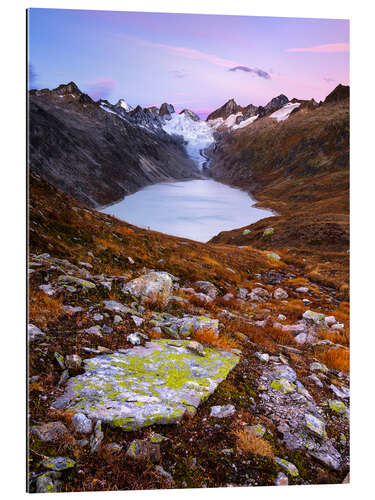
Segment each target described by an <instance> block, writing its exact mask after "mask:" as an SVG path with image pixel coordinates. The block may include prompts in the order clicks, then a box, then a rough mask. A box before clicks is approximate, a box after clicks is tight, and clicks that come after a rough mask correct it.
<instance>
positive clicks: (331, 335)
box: [319, 329, 349, 347]
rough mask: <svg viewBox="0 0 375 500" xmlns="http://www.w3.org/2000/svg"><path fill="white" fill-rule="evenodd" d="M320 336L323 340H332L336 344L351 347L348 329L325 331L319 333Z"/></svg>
mask: <svg viewBox="0 0 375 500" xmlns="http://www.w3.org/2000/svg"><path fill="white" fill-rule="evenodd" d="M319 336H320V338H322V339H327V340H330V341H331V342H333V343H334V344H341V345H344V346H347V347H349V330H347V329H344V330H336V331H329V330H324V331H323V332H320V333H319Z"/></svg>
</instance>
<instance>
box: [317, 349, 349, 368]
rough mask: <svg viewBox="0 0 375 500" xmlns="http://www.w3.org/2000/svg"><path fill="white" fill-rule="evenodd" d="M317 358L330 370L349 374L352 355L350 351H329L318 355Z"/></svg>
mask: <svg viewBox="0 0 375 500" xmlns="http://www.w3.org/2000/svg"><path fill="white" fill-rule="evenodd" d="M316 357H317V358H319V359H320V361H322V362H323V363H324V364H326V365H327V366H329V367H330V368H334V369H335V370H340V371H342V372H345V373H349V369H350V353H349V350H348V349H329V350H328V351H323V352H320V353H316Z"/></svg>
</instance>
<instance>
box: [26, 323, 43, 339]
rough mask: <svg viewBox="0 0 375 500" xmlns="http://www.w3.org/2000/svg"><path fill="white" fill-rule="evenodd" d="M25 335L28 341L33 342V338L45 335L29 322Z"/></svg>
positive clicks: (40, 337)
mask: <svg viewBox="0 0 375 500" xmlns="http://www.w3.org/2000/svg"><path fill="white" fill-rule="evenodd" d="M27 336H28V339H29V342H33V341H34V340H38V339H42V338H44V337H45V336H46V334H45V333H44V332H42V330H40V329H39V328H38V327H37V326H35V325H33V324H31V323H29V324H28V325H27Z"/></svg>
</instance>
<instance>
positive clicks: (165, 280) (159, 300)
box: [122, 271, 172, 305]
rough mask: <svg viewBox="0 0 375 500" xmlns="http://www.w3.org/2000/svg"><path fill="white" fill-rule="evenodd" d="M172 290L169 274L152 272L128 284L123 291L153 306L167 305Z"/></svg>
mask: <svg viewBox="0 0 375 500" xmlns="http://www.w3.org/2000/svg"><path fill="white" fill-rule="evenodd" d="M171 290H172V279H171V277H170V275H169V274H168V273H165V272H156V271H152V272H151V273H148V274H144V275H143V276H140V277H139V278H136V279H134V280H131V281H129V282H128V283H126V284H125V285H124V286H123V288H122V291H123V292H124V293H130V294H131V295H133V296H134V297H138V298H140V299H142V300H145V299H146V300H149V301H150V302H151V303H153V304H161V305H166V303H167V302H168V299H169V296H170V294H171Z"/></svg>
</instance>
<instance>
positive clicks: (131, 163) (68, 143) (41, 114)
mask: <svg viewBox="0 0 375 500" xmlns="http://www.w3.org/2000/svg"><path fill="white" fill-rule="evenodd" d="M162 108H163V107H162ZM162 108H161V109H162ZM28 109H29V167H30V170H31V171H32V172H35V173H37V174H39V175H41V176H42V177H43V178H45V179H46V180H48V181H49V182H51V183H52V184H53V185H55V186H56V187H58V188H59V189H60V190H62V191H63V192H65V193H67V194H69V195H71V196H74V197H75V198H76V199H77V200H80V201H81V202H83V203H84V204H85V205H86V206H90V207H94V206H98V205H106V204H110V203H113V202H115V201H117V200H119V199H121V198H123V197H124V196H125V195H126V194H129V193H132V192H135V191H137V190H138V189H140V188H142V187H144V186H146V185H148V184H153V183H156V182H162V181H166V180H173V179H178V180H183V179H188V178H193V177H199V173H198V172H197V167H196V165H195V164H194V163H193V162H192V161H191V160H190V158H188V156H187V154H186V151H185V148H184V146H183V143H182V140H181V138H177V137H172V136H171V135H168V134H167V133H165V132H164V130H163V129H162V128H161V119H160V117H159V115H157V114H156V113H153V112H152V111H150V110H143V109H142V108H140V107H137V108H136V109H134V110H132V109H130V108H129V106H128V105H126V106H125V105H124V102H121V101H119V103H117V104H116V105H114V106H113V105H111V104H109V103H108V102H107V101H98V102H94V101H93V100H92V99H91V98H90V97H89V96H88V95H86V94H84V93H82V92H81V91H80V90H79V89H78V87H77V86H76V85H75V84H74V83H73V82H71V83H70V84H68V85H60V86H59V87H57V88H56V89H54V90H48V89H44V90H32V91H30V93H29V103H28ZM163 109H164V108H163Z"/></svg>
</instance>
